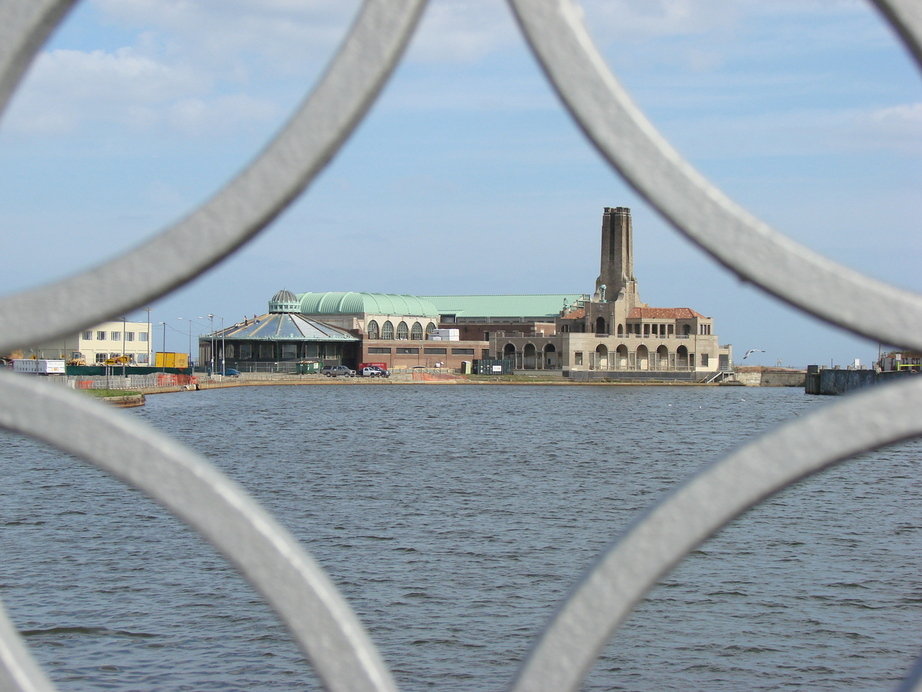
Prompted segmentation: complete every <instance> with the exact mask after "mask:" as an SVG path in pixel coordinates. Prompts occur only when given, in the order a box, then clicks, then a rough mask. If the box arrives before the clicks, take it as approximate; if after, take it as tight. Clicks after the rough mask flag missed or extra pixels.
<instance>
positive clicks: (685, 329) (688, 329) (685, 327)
mask: <svg viewBox="0 0 922 692" xmlns="http://www.w3.org/2000/svg"><path fill="white" fill-rule="evenodd" d="M690 332H691V327H690V326H689V325H687V324H683V325H682V333H684V334H685V336H688V335H689V333H690Z"/></svg>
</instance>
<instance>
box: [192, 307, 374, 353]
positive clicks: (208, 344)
mask: <svg viewBox="0 0 922 692" xmlns="http://www.w3.org/2000/svg"><path fill="white" fill-rule="evenodd" d="M359 343H360V339H359V338H358V337H356V336H354V335H353V334H350V333H349V332H348V331H346V330H345V329H341V328H339V327H334V326H332V325H329V324H325V323H324V322H320V321H318V320H315V319H312V318H311V317H308V316H307V315H304V314H302V313H301V303H300V301H299V300H298V297H297V296H296V295H295V294H294V293H292V292H291V291H286V290H282V291H279V292H278V293H276V294H275V295H274V296H272V300H270V301H269V312H268V313H266V314H264V315H259V316H254V317H252V318H250V319H245V320H243V321H242V322H238V323H237V324H234V325H231V326H230V327H225V328H224V329H221V330H219V331H216V332H214V333H213V334H209V335H207V336H204V337H201V338H200V339H199V362H200V363H208V364H209V367H211V368H214V369H215V370H217V371H220V370H222V369H224V368H235V369H243V370H252V369H256V368H254V367H252V366H253V365H255V364H256V363H264V364H269V363H271V364H272V365H273V369H279V368H278V367H277V366H278V364H279V363H287V364H291V365H292V367H293V366H294V365H295V364H297V363H299V362H315V363H322V362H326V361H335V362H342V361H352V360H354V359H355V355H356V353H357V351H358V346H359ZM212 353H213V354H214V359H212ZM222 366H223V367H222ZM248 366H249V367H248Z"/></svg>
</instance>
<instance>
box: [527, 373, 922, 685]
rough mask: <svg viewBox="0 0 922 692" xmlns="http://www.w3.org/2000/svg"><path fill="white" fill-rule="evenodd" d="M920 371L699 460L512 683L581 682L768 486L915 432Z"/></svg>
mask: <svg viewBox="0 0 922 692" xmlns="http://www.w3.org/2000/svg"><path fill="white" fill-rule="evenodd" d="M919 410H922V378H911V379H909V380H906V381H904V382H899V383H895V384H886V385H878V386H876V387H872V388H869V389H866V390H864V391H862V392H861V393H858V394H852V395H849V396H847V397H842V398H841V399H839V400H838V401H837V402H836V403H835V404H833V405H827V406H824V407H822V408H820V409H818V410H817V411H815V412H813V413H811V414H810V415H809V416H805V417H803V418H798V419H795V420H794V421H792V422H790V423H788V424H786V425H784V426H781V427H780V428H778V429H777V430H775V431H774V432H772V433H769V434H766V435H763V436H762V437H761V438H759V439H758V440H756V441H754V442H751V443H749V444H748V445H746V446H744V447H743V448H741V449H740V450H738V451H737V452H735V453H732V454H730V455H728V456H726V457H724V458H723V459H721V460H720V461H718V462H717V463H715V464H713V465H711V466H710V467H708V468H705V469H704V470H703V471H701V472H699V473H698V474H697V475H695V476H693V477H692V478H691V479H689V480H688V481H687V482H686V483H685V484H684V485H682V486H681V487H679V488H678V489H676V490H675V491H673V492H672V493H671V494H669V495H668V496H667V497H666V498H664V499H663V500H661V501H660V502H659V503H658V504H656V505H655V506H654V507H653V508H651V509H650V510H648V511H647V513H646V514H644V515H643V516H641V517H640V518H639V519H638V520H637V521H635V522H634V523H633V524H632V525H631V527H630V528H629V529H628V530H627V531H626V532H625V534H624V535H623V536H622V537H621V538H620V539H619V540H618V541H616V542H615V543H614V544H613V545H612V546H611V547H610V548H609V549H608V550H607V552H606V553H605V554H604V555H603V556H602V558H601V560H600V561H599V562H598V563H597V564H596V565H595V566H594V567H593V568H592V569H590V570H589V572H588V573H587V574H586V575H585V576H584V577H583V579H582V580H581V582H580V584H579V585H578V586H577V587H576V589H575V591H573V592H572V593H571V594H570V596H569V597H568V598H567V600H566V601H565V603H564V604H563V605H562V606H561V609H560V611H559V612H558V613H557V615H556V616H555V617H554V620H553V622H552V623H551V625H550V627H548V628H547V629H546V630H545V632H544V634H543V636H542V637H541V639H540V641H539V642H538V643H537V645H536V646H535V648H534V649H533V650H532V652H531V653H530V654H529V657H528V659H527V661H526V663H525V665H524V666H523V668H522V670H521V671H520V673H519V675H518V678H517V680H516V683H515V685H514V686H513V689H514V690H517V691H520V692H525V691H526V690H527V691H528V692H536V691H540V690H547V691H548V692H561V691H563V690H578V689H579V688H580V682H581V681H582V679H583V678H584V677H585V675H586V674H587V673H588V672H589V670H590V669H591V667H592V664H593V663H594V662H595V659H596V657H597V656H598V655H599V653H600V652H601V651H602V649H603V648H604V646H605V644H607V643H608V641H609V639H610V638H611V636H612V633H613V632H614V631H615V630H616V628H617V627H618V625H620V624H621V623H622V622H623V621H624V619H625V618H626V617H627V616H628V614H629V613H630V611H631V609H632V608H633V607H634V606H635V605H636V604H637V603H638V602H639V601H640V600H641V599H642V598H643V596H644V594H646V593H647V592H648V591H649V590H650V589H651V588H652V587H653V586H654V585H655V584H656V582H657V580H659V579H660V578H662V577H663V576H664V575H666V574H667V573H668V572H669V571H670V570H671V569H672V568H673V567H674V566H675V565H677V564H678V563H679V562H680V561H681V559H682V558H683V557H685V556H686V555H687V554H688V553H689V552H691V551H692V550H693V549H694V548H695V547H696V546H698V545H700V544H701V543H702V542H703V541H704V540H705V539H706V538H708V537H709V536H711V535H713V534H714V533H716V532H717V531H718V530H720V529H721V528H722V527H724V526H725V525H726V524H727V523H729V522H730V521H732V520H733V519H734V518H735V517H737V516H739V515H740V514H741V513H743V512H744V511H746V510H747V509H749V508H751V507H753V506H754V505H756V504H758V503H759V502H761V501H762V500H764V499H765V498H767V497H770V496H771V495H773V494H774V493H777V492H778V491H780V490H783V489H784V488H786V487H788V486H789V485H791V484H793V483H796V482H797V481H800V480H802V479H803V478H806V477H807V476H810V475H812V474H815V473H817V472H819V471H822V470H823V469H825V468H827V467H829V466H831V465H833V464H836V463H838V462H840V461H842V460H844V459H848V458H850V457H853V456H855V455H857V454H860V453H862V452H865V451H868V450H871V449H877V448H879V447H882V446H884V445H888V444H892V443H895V442H899V441H902V440H906V439H909V438H911V437H915V436H917V435H920V434H922V416H919V414H918V412H919Z"/></svg>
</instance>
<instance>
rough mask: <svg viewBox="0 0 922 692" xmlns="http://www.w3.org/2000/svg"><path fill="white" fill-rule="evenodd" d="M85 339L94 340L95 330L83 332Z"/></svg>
mask: <svg viewBox="0 0 922 692" xmlns="http://www.w3.org/2000/svg"><path fill="white" fill-rule="evenodd" d="M83 338H84V339H92V338H93V330H92V329H91V330H90V331H88V332H83Z"/></svg>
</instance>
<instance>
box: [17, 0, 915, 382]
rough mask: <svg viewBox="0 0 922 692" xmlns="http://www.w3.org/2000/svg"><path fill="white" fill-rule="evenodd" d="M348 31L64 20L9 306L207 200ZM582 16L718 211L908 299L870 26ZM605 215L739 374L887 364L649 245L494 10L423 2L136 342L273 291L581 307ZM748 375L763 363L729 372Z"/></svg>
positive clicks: (593, 7) (653, 221)
mask: <svg viewBox="0 0 922 692" xmlns="http://www.w3.org/2000/svg"><path fill="white" fill-rule="evenodd" d="M358 7H359V3H358V2H347V1H344V0H317V1H313V2H312V1H310V0H307V1H305V0H199V1H198V2H192V1H191V0H84V1H83V2H82V3H80V4H78V6H77V7H76V9H75V10H73V11H72V12H71V13H70V14H69V15H68V17H67V18H66V20H65V21H64V23H63V24H62V25H61V26H60V27H59V29H58V30H57V31H56V33H55V34H54V35H53V36H52V37H51V38H50V39H49V41H48V42H47V44H46V45H45V46H44V47H43V50H42V51H41V53H40V55H39V56H38V57H37V59H36V60H35V61H34V63H33V65H32V67H31V69H30V71H29V73H28V74H27V76H26V77H25V79H24V80H23V82H22V84H21V86H20V88H19V90H18V91H17V93H16V95H15V96H14V99H13V101H12V103H11V105H10V107H9V108H8V110H7V111H6V112H5V113H4V114H3V116H2V120H0V181H2V185H0V228H2V235H3V238H4V251H3V253H2V254H0V295H5V294H8V293H11V292H15V291H19V290H23V289H26V288H30V287H34V286H37V285H40V284H42V283H45V282H48V281H51V280H54V279H57V278H61V277H63V276H67V275H69V274H72V273H75V272H77V271H79V270H82V269H84V268H87V267H90V266H93V265H95V264H97V263H99V262H100V261H102V260H105V259H107V258H109V257H112V256H114V255H116V254H118V253H119V252H122V251H124V250H126V249H128V248H130V247H132V246H134V245H136V244H138V243H140V242H141V241H143V240H144V239H145V238H147V237H149V236H150V235H152V234H154V233H156V232H158V231H159V230H161V229H163V228H164V227H166V226H168V225H169V224H170V223H171V222H173V221H175V220H176V219H178V218H180V217H181V216H184V215H185V214H186V213H188V212H189V211H190V210H191V209H194V208H195V207H196V206H197V205H198V204H200V203H201V202H202V201H203V200H205V199H206V198H207V197H209V196H210V195H211V194H212V193H213V192H214V191H215V190H217V189H218V188H219V187H220V186H221V185H222V184H224V183H225V182H226V181H227V180H228V179H230V178H231V177H232V176H233V175H234V174H235V173H236V172H237V171H238V169H239V168H240V167H242V166H243V165H244V164H245V163H246V162H247V161H248V160H249V159H250V158H252V157H253V156H255V155H256V154H257V153H258V152H259V150H260V149H261V148H262V147H263V146H264V145H265V143H266V142H267V141H268V140H269V138H270V137H271V136H272V135H273V134H274V133H275V131H276V130H277V129H278V128H279V127H280V126H281V125H282V123H284V121H285V120H286V119H287V117H288V116H289V115H290V114H291V113H292V111H293V109H294V108H295V107H296V106H297V104H298V103H299V102H300V101H301V100H302V99H303V98H304V96H305V95H306V94H307V93H308V91H309V89H310V88H311V86H312V84H313V82H314V81H315V80H316V78H317V76H318V75H319V74H320V73H321V72H322V70H323V68H324V65H325V64H326V62H327V61H328V60H329V59H330V58H331V56H332V55H333V53H334V51H335V49H336V47H337V45H338V43H339V41H340V40H341V39H342V38H343V36H344V35H345V32H346V31H347V29H348V26H349V24H350V22H351V21H352V19H353V17H354V16H355V13H356V11H357V9H358ZM583 10H584V16H585V21H586V23H587V26H588V27H589V30H590V32H591V34H592V35H593V37H594V40H595V41H596V43H597V45H598V47H599V49H600V50H601V52H602V53H603V55H604V56H605V58H606V59H607V61H608V64H609V65H610V66H611V68H612V70H613V71H614V72H615V74H616V75H617V77H618V78H619V79H620V80H621V81H622V83H623V84H624V85H625V86H626V88H627V89H628V90H629V91H630V93H631V95H632V97H633V98H634V100H635V101H636V103H637V104H638V105H639V106H640V108H641V109H642V110H643V111H644V112H645V113H646V115H647V117H648V118H649V119H650V120H651V121H652V122H653V123H654V125H655V126H656V127H657V128H658V129H659V130H660V132H661V133H662V134H664V135H665V136H666V137H667V138H668V139H669V140H670V141H671V143H672V144H673V146H674V147H675V148H677V149H678V150H679V151H680V152H681V153H682V154H683V156H685V157H686V158H687V160H689V161H690V162H691V163H692V165H693V166H695V167H696V168H697V169H698V170H699V171H701V172H702V173H703V174H704V175H705V176H707V177H708V178H709V179H710V180H711V181H712V182H713V183H714V184H716V185H717V186H719V187H720V188H721V189H722V190H723V191H724V192H725V193H726V194H728V195H729V196H730V197H731V198H732V199H734V200H735V201H736V202H738V203H740V204H741V205H743V206H744V207H746V208H747V209H748V210H749V211H750V212H751V213H753V214H754V215H756V216H757V217H759V218H760V219H762V220H763V221H765V222H767V223H769V224H770V225H772V226H773V227H774V228H775V229H776V230H779V231H781V232H783V233H785V234H786V235H788V236H790V237H792V238H794V239H795V240H797V241H798V242H800V243H802V244H804V245H806V246H808V247H811V248H813V249H815V250H818V251H820V252H822V253H824V254H825V255H827V256H828V257H830V258H832V259H834V260H836V261H838V262H840V263H842V264H845V265H848V266H850V267H852V268H854V269H857V270H858V271H861V272H863V273H865V274H867V275H869V276H873V277H875V278H878V279H883V280H885V281H888V282H890V283H892V284H894V285H897V286H900V287H903V288H908V289H910V290H914V291H917V292H918V291H920V289H922V278H920V271H919V270H920V269H922V262H920V259H922V236H920V234H919V232H918V227H919V219H920V218H922V194H919V190H920V188H922V164H920V162H922V92H920V88H919V87H920V81H919V76H920V75H919V71H918V69H917V68H916V66H915V65H914V63H913V62H912V60H911V59H910V57H909V55H908V53H907V52H906V50H905V49H904V47H903V46H902V44H900V43H899V41H898V40H897V38H896V36H895V34H894V33H893V31H892V30H891V29H890V28H889V26H887V25H886V23H885V22H884V21H883V19H882V18H881V17H880V16H879V15H878V14H877V12H876V11H875V10H874V9H873V7H872V6H871V5H870V3H865V2H861V1H858V0H773V1H772V2H770V3H766V2H762V1H761V0H721V1H718V0H643V1H641V0H605V1H602V0H594V1H592V2H589V1H587V2H584V3H583ZM606 206H627V207H630V208H631V210H632V216H633V222H634V244H635V250H634V253H635V254H634V264H635V274H636V277H637V280H638V286H639V290H640V296H641V299H642V300H644V301H645V302H646V303H648V304H650V305H651V306H655V307H691V308H693V309H695V310H697V311H698V312H701V313H703V314H705V315H708V316H710V317H713V318H714V324H715V328H714V331H715V332H716V333H717V334H718V335H719V337H720V342H721V343H724V344H728V343H729V344H732V345H733V347H734V351H735V360H736V362H737V363H738V364H743V365H748V364H752V365H783V366H793V367H803V366H805V365H807V364H811V363H819V364H826V365H840V366H845V365H849V364H851V363H852V362H853V361H854V359H856V358H858V359H860V360H861V362H862V363H863V364H869V363H871V362H873V360H874V359H875V358H876V357H877V354H878V351H879V349H880V348H881V345H880V344H878V343H877V342H871V341H868V340H867V339H864V338H859V337H855V336H852V335H850V334H848V333H846V332H844V331H843V330H841V329H839V328H835V327H831V326H827V325H825V324H823V323H821V322H819V321H817V320H816V319H814V318H812V317H809V316H806V315H804V314H803V313H800V312H798V311H797V310H796V309H794V308H792V307H789V306H787V305H785V304H782V303H780V302H778V301H777V300H776V299H774V298H771V297H769V296H767V295H766V294H764V293H762V292H761V291H760V290H759V289H757V288H753V287H752V286H749V285H748V284H743V283H741V282H740V281H739V280H738V279H737V278H735V277H734V276H733V275H732V274H731V273H730V272H729V271H727V270H726V269H724V268H722V267H720V266H719V265H717V264H716V263H715V262H714V261H713V260H711V259H710V258H709V257H708V256H706V255H705V254H704V253H703V252H702V251H701V250H699V249H698V248H696V247H694V246H693V245H692V244H691V243H689V242H688V241H687V240H685V239H684V237H683V236H681V235H680V234H679V233H678V232H677V231H675V230H674V229H673V228H672V227H671V226H670V225H669V224H668V223H667V222H665V221H664V220H663V219H662V218H660V217H659V215H658V214H657V212H656V211H655V210H654V209H653V208H652V207H650V206H649V205H648V204H647V203H646V202H645V201H644V200H642V199H641V198H640V197H639V196H638V195H637V194H636V193H634V192H633V190H632V189H631V188H630V187H629V186H628V185H627V184H626V183H624V182H623V181H622V180H621V179H620V177H619V176H618V174H617V173H616V172H614V171H613V170H612V169H611V168H610V167H609V166H608V164H607V163H606V162H605V161H604V160H603V159H602V157H601V156H600V155H599V154H598V153H597V152H596V151H595V149H594V148H593V147H592V145H591V144H590V143H589V142H588V141H587V140H586V139H585V137H584V136H583V135H582V133H581V132H580V130H579V128H578V127H577V126H576V125H575V124H574V123H573V121H572V120H571V119H570V117H569V116H568V114H567V113H566V111H565V109H564V108H563V106H562V105H561V104H560V102H559V101H558V100H557V98H556V96H555V95H554V93H553V90H552V89H551V87H550V85H549V83H548V82H547V80H546V79H545V77H544V76H543V73H542V72H541V71H540V69H539V68H538V66H537V63H536V62H535V60H534V58H533V57H532V55H531V53H530V51H529V49H528V47H527V45H526V42H525V40H524V38H523V37H522V36H521V34H520V32H519V31H518V28H517V26H516V24H515V21H514V20H513V17H512V14H511V12H510V11H509V9H508V8H507V7H506V5H505V4H504V3H502V2H499V0H432V1H431V3H430V5H429V7H428V8H427V10H426V14H425V15H424V17H423V19H422V22H421V25H420V27H419V28H418V30H417V33H416V35H415V36H414V38H413V40H412V42H411V44H410V46H409V49H408V50H407V53H406V54H405V55H404V57H403V60H402V61H401V64H400V66H399V67H398V69H397V70H396V72H395V74H394V75H393V77H392V79H391V80H390V82H389V83H388V85H387V86H386V88H385V90H384V91H383V93H382V94H381V95H380V97H379V98H378V99H377V101H376V102H375V104H374V106H373V107H372V109H371V110H370V112H369V113H368V114H367V116H366V117H365V119H364V120H363V122H362V123H361V124H360V125H359V127H358V129H357V130H356V132H355V133H354V135H353V136H352V137H351V138H350V140H349V141H348V142H347V143H346V144H345V145H344V146H343V147H342V148H341V149H340V151H339V152H338V153H337V155H336V156H335V157H334V159H333V161H332V162H331V163H330V164H329V165H328V166H327V167H326V168H325V169H324V171H323V172H322V173H321V174H320V175H319V176H318V177H317V178H316V179H315V180H314V181H313V183H312V184H311V185H310V186H309V187H308V188H307V190H306V191H305V192H304V194H303V195H302V196H301V197H300V198H299V199H298V200H297V201H296V202H295V203H294V204H293V205H292V206H290V207H289V208H288V209H287V210H286V211H285V212H284V213H283V214H282V215H281V216H280V217H279V218H277V219H276V220H275V221H274V222H273V223H272V224H271V225H270V226H268V227H267V228H266V229H265V230H264V231H263V232H262V234H261V235H260V236H258V237H257V238H256V239H255V240H254V241H252V242H251V243H249V244H248V245H246V246H245V247H244V248H242V249H241V250H240V251H238V252H237V253H236V254H235V255H234V256H232V257H231V258H229V259H228V260H226V261H225V262H224V263H222V264H220V265H219V266H218V267H216V268H214V269H212V270H211V271H209V272H207V273H206V274H204V275H202V276H201V277H199V278H198V279H196V280H195V281H194V282H192V283H190V284H187V285H186V286H184V287H182V288H180V289H178V290H176V291H174V292H173V293H171V294H170V295H168V296H165V297H163V298H161V299H159V300H158V301H156V302H154V303H152V304H151V305H150V306H149V307H150V310H151V313H150V319H151V321H152V322H153V323H155V324H159V323H161V322H165V323H166V329H165V339H166V342H165V343H166V350H169V351H173V350H175V351H186V350H187V349H188V337H189V334H190V333H191V334H192V336H193V338H194V337H195V336H196V335H197V334H199V333H203V332H206V331H208V329H209V326H210V324H211V323H212V321H211V320H209V319H207V317H206V316H207V315H209V314H210V315H215V317H214V318H213V324H214V326H215V327H218V325H219V324H220V323H222V322H223V323H225V324H231V323H233V322H236V321H238V320H240V319H242V318H243V317H244V316H252V315H254V314H261V313H263V312H265V311H266V309H267V301H268V300H269V298H270V297H271V296H272V295H273V294H274V293H275V292H276V291H278V290H280V289H283V288H287V289H289V290H291V291H294V292H295V293H302V292H306V291H350V290H351V291H370V292H383V293H409V294H414V295H446V294H502V293H571V292H583V293H591V292H592V290H593V289H594V282H595V278H596V276H597V275H598V272H599V258H598V255H599V243H600V227H601V215H602V210H603V208H604V207H606ZM146 314H147V313H146V312H145V311H143V310H140V311H138V312H136V313H134V314H133V315H131V316H130V317H134V318H137V319H141V320H144V319H146ZM163 334H164V330H163V328H162V327H159V326H157V327H156V329H155V333H154V338H153V340H154V343H155V344H156V346H157V347H158V348H160V347H162V343H163ZM883 348H886V345H884V346H883ZM749 349H761V351H759V352H756V353H754V354H753V355H752V356H750V357H749V358H748V359H747V360H745V361H743V360H742V356H743V354H744V353H745V352H746V351H747V350H749Z"/></svg>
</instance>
